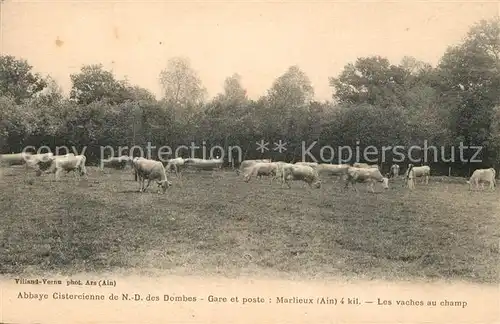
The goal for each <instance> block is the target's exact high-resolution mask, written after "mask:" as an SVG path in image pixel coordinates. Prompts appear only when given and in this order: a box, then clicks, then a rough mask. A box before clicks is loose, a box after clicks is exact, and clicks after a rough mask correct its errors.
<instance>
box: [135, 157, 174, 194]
mask: <svg viewBox="0 0 500 324" xmlns="http://www.w3.org/2000/svg"><path fill="white" fill-rule="evenodd" d="M132 163H133V165H134V170H135V173H136V174H137V177H138V178H139V183H140V187H139V192H144V191H146V189H147V188H148V187H149V185H150V184H151V181H153V180H156V182H157V184H158V187H160V188H161V190H162V192H163V193H165V192H166V191H167V188H168V187H169V186H171V185H172V183H171V182H170V181H168V179H167V172H166V171H165V167H164V166H163V163H161V162H160V161H155V160H149V159H145V158H143V157H140V158H134V159H133V161H132ZM146 179H147V180H148V184H147V185H146V187H144V181H145V180H146Z"/></svg>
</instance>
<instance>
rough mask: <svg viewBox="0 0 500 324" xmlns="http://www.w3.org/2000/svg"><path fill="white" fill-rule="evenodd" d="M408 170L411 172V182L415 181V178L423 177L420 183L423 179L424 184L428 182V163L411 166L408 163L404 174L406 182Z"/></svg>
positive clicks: (429, 171) (429, 169)
mask: <svg viewBox="0 0 500 324" xmlns="http://www.w3.org/2000/svg"><path fill="white" fill-rule="evenodd" d="M410 171H411V172H413V176H412V180H413V182H415V181H416V178H419V177H424V179H422V183H423V182H424V181H425V184H429V176H430V175H431V168H430V167H429V166H428V165H423V166H413V164H408V169H407V170H406V172H405V175H404V177H405V179H406V182H408V176H409V173H410ZM413 185H414V184H413Z"/></svg>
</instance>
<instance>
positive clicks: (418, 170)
mask: <svg viewBox="0 0 500 324" xmlns="http://www.w3.org/2000/svg"><path fill="white" fill-rule="evenodd" d="M223 163H224V161H223V159H219V158H216V159H197V158H187V159H183V158H180V157H179V158H175V159H170V160H168V161H167V162H165V165H164V163H163V162H160V161H156V160H151V159H146V158H143V157H129V156H120V157H111V158H108V159H103V160H102V161H101V168H104V167H110V168H117V169H124V168H126V167H131V168H132V170H133V174H134V179H135V180H136V181H139V184H140V187H139V191H140V192H144V191H145V190H146V189H147V188H148V187H149V185H150V184H151V182H152V181H156V182H157V184H158V187H159V188H161V190H162V192H163V193H165V192H166V190H167V188H168V187H169V186H171V185H172V182H171V181H169V180H168V178H167V171H169V172H175V174H176V175H177V176H178V177H180V176H181V171H182V170H183V169H184V168H189V169H195V170H199V171H201V170H212V171H215V170H217V169H221V168H222V165H223ZM85 164H86V157H85V155H74V154H72V153H70V154H66V155H53V154H52V153H43V154H31V153H15V154H3V155H0V167H6V166H12V165H25V166H26V169H27V170H28V169H32V170H34V171H35V173H36V175H37V176H41V175H42V174H44V173H53V174H55V180H56V181H57V180H58V179H59V178H60V175H61V173H62V172H66V173H68V172H70V171H73V174H74V175H75V177H77V176H78V175H79V176H84V177H85V178H86V179H88V174H87V170H86V167H85ZM399 170H400V167H399V165H397V164H393V165H392V166H391V168H390V171H389V173H388V174H386V175H383V174H382V172H381V170H380V168H379V166H378V165H369V164H366V163H354V164H353V165H349V164H323V163H315V162H296V163H293V164H292V163H286V162H282V161H277V162H273V161H271V160H266V159H263V160H244V161H242V162H241V164H240V166H239V168H238V169H236V173H237V174H238V175H240V174H243V178H244V181H245V182H249V181H250V180H251V179H252V178H253V177H259V178H261V177H263V176H267V177H269V178H270V179H271V181H273V180H277V179H279V180H280V181H281V184H282V186H283V185H284V184H286V185H287V186H288V188H291V186H290V181H293V180H298V181H304V182H305V183H307V184H308V185H309V187H311V188H320V187H321V177H323V176H326V177H337V178H340V179H342V180H344V181H345V188H347V187H348V186H349V184H351V186H352V188H353V189H354V190H355V191H357V188H356V186H355V184H356V183H367V184H368V188H369V189H370V190H371V191H372V192H374V185H375V183H381V184H382V187H383V188H384V189H388V188H389V179H390V178H393V179H396V178H398V177H399ZM430 171H431V169H430V167H429V166H426V165H424V166H413V165H412V164H409V165H408V168H407V170H406V171H405V173H404V175H403V180H404V182H403V185H404V186H407V187H408V188H410V189H413V188H415V180H416V178H420V177H422V178H423V182H425V184H428V182H429V177H430ZM212 176H213V173H212ZM495 178H496V172H495V169H494V168H489V169H477V170H475V171H474V173H473V174H472V176H471V177H470V179H469V181H466V183H468V184H469V189H471V188H472V186H475V187H476V189H479V185H480V184H481V188H482V189H484V183H488V184H489V189H491V190H494V189H495V186H496V181H495ZM146 180H148V183H147V185H146V186H145V181H146Z"/></svg>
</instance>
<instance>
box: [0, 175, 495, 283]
mask: <svg viewBox="0 0 500 324" xmlns="http://www.w3.org/2000/svg"><path fill="white" fill-rule="evenodd" d="M88 171H89V180H88V182H87V181H85V180H81V181H75V179H74V178H73V176H72V175H71V174H68V175H65V176H63V177H62V178H61V181H60V182H58V183H57V182H53V175H49V176H46V175H45V176H42V177H39V178H35V177H31V178H34V182H32V183H31V182H30V181H26V178H25V175H24V174H23V169H22V168H10V169H8V170H5V171H4V174H3V176H2V178H0V190H1V191H0V206H1V209H0V211H1V217H0V273H2V274H7V273H11V274H13V273H22V272H25V273H36V272H46V271H49V272H56V273H64V274H70V273H75V272H80V271H105V270H120V269H121V270H123V271H130V270H133V271H136V272H137V271H155V272H161V273H164V274H167V273H173V274H198V275H204V274H205V275H206V274H222V275H226V276H231V277H234V276H241V275H265V276H280V277H288V278H290V277H300V278H307V277H317V278H327V277H342V278H364V279H390V280H412V279H417V278H419V279H424V280H434V279H452V280H466V281H473V282H490V283H491V282H498V278H499V272H498V271H499V269H498V264H499V263H498V262H499V239H500V221H499V219H500V212H499V211H500V208H499V201H500V192H499V191H498V190H497V191H495V192H488V191H484V192H469V191H468V186H467V185H466V184H465V179H458V180H457V179H447V178H446V177H439V178H437V177H436V178H435V177H431V179H430V182H429V185H427V186H426V185H422V184H420V183H417V187H416V189H415V190H414V191H411V192H410V191H409V190H408V189H405V188H402V187H401V184H402V183H401V182H400V181H396V182H393V181H391V182H390V189H388V190H385V191H383V189H382V188H381V187H380V186H379V185H377V186H376V190H377V192H376V193H375V194H372V193H371V192H368V191H367V188H366V185H362V184H360V185H358V189H359V193H358V194H356V193H355V192H354V191H353V190H352V189H351V188H349V189H348V190H344V189H343V183H340V182H336V183H333V182H332V180H324V181H323V186H322V188H321V189H310V188H308V187H307V186H306V185H305V184H304V183H302V182H294V183H293V184H292V189H286V188H281V186H280V184H279V183H273V184H270V182H269V180H268V179H266V178H264V179H261V180H258V179H252V180H251V181H250V182H249V183H244V182H243V180H242V178H241V177H240V178H239V177H237V176H236V174H235V173H234V172H232V171H224V172H218V173H216V175H215V178H212V176H211V173H210V172H199V173H197V172H192V173H191V172H185V173H184V174H183V177H182V180H181V181H180V180H179V179H177V178H176V177H175V175H169V179H170V180H171V181H172V182H173V187H171V188H169V189H168V190H167V193H166V194H165V195H162V194H158V193H157V187H156V184H155V183H152V184H151V186H150V188H148V190H147V191H146V192H145V193H142V194H141V193H139V192H137V190H138V188H139V184H138V182H135V181H133V175H132V174H131V171H130V170H125V171H118V170H106V171H105V172H102V171H100V170H98V169H97V168H92V167H89V168H88ZM419 181H420V179H419Z"/></svg>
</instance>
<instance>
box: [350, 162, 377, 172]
mask: <svg viewBox="0 0 500 324" xmlns="http://www.w3.org/2000/svg"><path fill="white" fill-rule="evenodd" d="M352 166H353V167H355V168H360V169H379V170H380V168H379V166H378V165H377V164H368V163H359V162H356V163H354V164H353V165H352Z"/></svg>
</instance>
